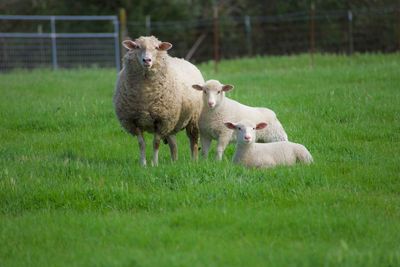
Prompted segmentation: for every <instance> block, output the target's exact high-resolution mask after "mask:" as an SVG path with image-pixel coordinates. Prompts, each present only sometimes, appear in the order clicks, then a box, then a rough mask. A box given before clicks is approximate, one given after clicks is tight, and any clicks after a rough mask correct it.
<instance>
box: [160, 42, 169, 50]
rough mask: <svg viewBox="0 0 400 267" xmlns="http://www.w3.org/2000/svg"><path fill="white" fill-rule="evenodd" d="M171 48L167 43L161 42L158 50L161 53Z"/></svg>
mask: <svg viewBox="0 0 400 267" xmlns="http://www.w3.org/2000/svg"><path fill="white" fill-rule="evenodd" d="M171 48H172V44H171V43H168V42H162V43H161V44H159V45H158V48H157V49H158V50H161V51H167V50H170V49H171Z"/></svg>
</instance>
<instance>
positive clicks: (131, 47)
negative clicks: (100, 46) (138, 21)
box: [122, 40, 139, 50]
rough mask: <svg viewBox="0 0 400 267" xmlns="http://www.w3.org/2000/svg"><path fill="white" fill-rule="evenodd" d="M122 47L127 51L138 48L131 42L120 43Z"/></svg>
mask: <svg viewBox="0 0 400 267" xmlns="http://www.w3.org/2000/svg"><path fill="white" fill-rule="evenodd" d="M122 45H123V46H124V47H125V48H126V49H128V50H133V49H137V48H139V45H138V44H137V43H135V42H134V41H132V40H125V41H123V42H122Z"/></svg>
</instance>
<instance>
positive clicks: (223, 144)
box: [216, 136, 229, 160]
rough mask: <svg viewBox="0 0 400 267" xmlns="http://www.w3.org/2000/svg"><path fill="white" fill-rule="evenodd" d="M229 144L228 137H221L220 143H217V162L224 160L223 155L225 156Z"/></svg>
mask: <svg viewBox="0 0 400 267" xmlns="http://www.w3.org/2000/svg"><path fill="white" fill-rule="evenodd" d="M228 144H229V137H226V136H220V137H219V138H218V143H217V156H216V159H217V160H222V155H223V154H224V151H225V148H226V146H227V145H228Z"/></svg>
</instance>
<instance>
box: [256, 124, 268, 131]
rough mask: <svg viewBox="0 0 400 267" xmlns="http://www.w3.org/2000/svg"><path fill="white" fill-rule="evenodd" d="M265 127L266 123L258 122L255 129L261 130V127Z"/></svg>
mask: <svg viewBox="0 0 400 267" xmlns="http://www.w3.org/2000/svg"><path fill="white" fill-rule="evenodd" d="M265 127H267V123H266V122H260V123H259V124H257V125H256V130H261V129H264V128H265Z"/></svg>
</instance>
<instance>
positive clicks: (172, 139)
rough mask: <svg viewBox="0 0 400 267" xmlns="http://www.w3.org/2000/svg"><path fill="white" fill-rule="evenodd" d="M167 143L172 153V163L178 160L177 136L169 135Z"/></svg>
mask: <svg viewBox="0 0 400 267" xmlns="http://www.w3.org/2000/svg"><path fill="white" fill-rule="evenodd" d="M167 142H168V145H169V150H170V151H171V158H172V161H176V160H177V159H178V149H177V145H176V137H175V135H168V136H167Z"/></svg>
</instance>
